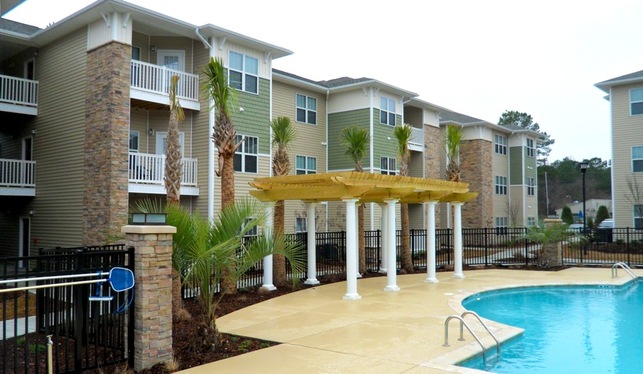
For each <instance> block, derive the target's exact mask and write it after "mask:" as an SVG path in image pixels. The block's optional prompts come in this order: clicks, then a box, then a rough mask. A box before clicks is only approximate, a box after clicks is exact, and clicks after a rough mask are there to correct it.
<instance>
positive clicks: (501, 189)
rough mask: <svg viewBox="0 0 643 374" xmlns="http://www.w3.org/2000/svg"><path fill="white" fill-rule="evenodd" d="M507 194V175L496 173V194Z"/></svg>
mask: <svg viewBox="0 0 643 374" xmlns="http://www.w3.org/2000/svg"><path fill="white" fill-rule="evenodd" d="M506 194H507V177H502V176H499V175H496V195H506Z"/></svg>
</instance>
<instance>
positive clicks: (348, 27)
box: [5, 0, 643, 162]
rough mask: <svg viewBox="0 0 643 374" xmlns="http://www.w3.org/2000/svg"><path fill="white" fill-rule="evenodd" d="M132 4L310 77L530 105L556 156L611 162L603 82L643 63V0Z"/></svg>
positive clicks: (491, 117)
mask: <svg viewBox="0 0 643 374" xmlns="http://www.w3.org/2000/svg"><path fill="white" fill-rule="evenodd" d="M130 2H131V3H134V4H137V5H139V6H143V7H145V8H149V9H152V10H154V11H157V12H160V13H163V14H166V15H169V16H172V17H174V18H178V19H180V20H183V21H187V22H189V23H192V24H195V25H204V24H207V23H211V24H213V25H216V26H219V27H223V28H226V29H229V30H231V31H235V32H238V33H241V34H244V35H247V36H250V37H253V38H255V39H259V40H262V41H264V42H267V43H270V44H274V45H277V46H280V47H283V48H286V49H289V50H291V51H293V52H294V53H293V54H292V55H290V56H286V57H282V58H279V59H277V60H275V61H274V63H273V67H274V68H276V69H280V70H285V71H287V72H289V73H293V74H297V75H299V76H302V77H305V78H308V79H313V80H326V79H333V78H339V77H344V76H348V77H352V78H361V77H368V78H373V79H376V80H379V81H381V82H384V83H387V84H390V85H393V86H396V87H399V88H402V89H405V90H409V91H412V92H415V93H417V94H419V98H420V99H422V100H425V101H428V102H430V103H432V104H436V105H439V106H442V107H446V108H448V109H451V110H453V111H456V112H459V113H462V114H466V115H469V116H471V117H476V118H479V119H483V120H485V121H488V122H491V123H497V121H498V119H499V118H500V116H501V114H502V113H503V112H504V111H506V110H516V111H519V112H525V113H528V114H530V115H531V116H532V117H533V119H534V121H535V122H537V123H538V124H539V125H540V129H541V130H542V131H545V132H547V133H548V134H549V135H550V136H551V137H552V138H553V139H555V143H554V144H553V145H552V152H551V154H550V157H549V162H553V161H555V160H562V159H563V158H565V157H569V158H571V159H574V160H577V161H581V160H583V159H589V158H592V157H600V158H602V159H603V160H608V159H610V158H611V145H610V114H609V109H610V108H609V102H608V101H606V100H605V99H604V96H605V93H604V92H603V91H601V90H599V89H598V88H596V87H595V86H594V84H595V83H598V82H601V81H604V80H608V79H611V78H615V77H618V76H621V75H625V74H629V73H632V72H636V71H639V70H643V65H642V61H643V48H640V35H641V31H642V29H643V1H638V0H609V1H606V0H600V1H595V0H582V1H577V0H555V1H551V0H540V1H532V0H522V1H514V0H507V1H501V0H485V1H478V0H449V1H446V0H444V1H437V0H399V1H381V0H368V1H361V0H326V1H324V2H305V1H301V0H296V1H295V0H271V1H266V0H244V1H241V2H239V1H212V0H210V1H207V0H181V1H179V2H177V1H165V0H131V1H130ZM90 3H92V1H91V0H65V1H51V0H27V1H26V2H25V3H24V4H22V5H20V6H19V7H17V8H16V9H14V10H13V11H11V12H9V13H8V14H7V15H6V16H5V17H6V18H9V19H12V20H15V21H19V22H23V23H27V24H31V25H34V26H39V27H45V26H46V25H47V24H49V23H51V22H56V21H58V20H60V19H62V18H64V17H66V16H68V15H70V14H72V13H74V12H76V11H78V10H80V9H82V8H83V7H85V6H86V5H88V4H90ZM239 4H242V6H241V7H240V6H239Z"/></svg>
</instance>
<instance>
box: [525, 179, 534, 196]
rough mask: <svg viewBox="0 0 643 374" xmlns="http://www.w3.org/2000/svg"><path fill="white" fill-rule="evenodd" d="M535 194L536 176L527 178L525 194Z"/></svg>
mask: <svg viewBox="0 0 643 374" xmlns="http://www.w3.org/2000/svg"><path fill="white" fill-rule="evenodd" d="M535 194H536V178H533V177H528V178H527V195H529V196H534V195H535Z"/></svg>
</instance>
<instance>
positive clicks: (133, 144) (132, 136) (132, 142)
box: [129, 131, 140, 152]
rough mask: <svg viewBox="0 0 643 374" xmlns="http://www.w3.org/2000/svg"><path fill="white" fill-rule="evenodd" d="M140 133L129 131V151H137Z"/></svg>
mask: <svg viewBox="0 0 643 374" xmlns="http://www.w3.org/2000/svg"><path fill="white" fill-rule="evenodd" d="M139 135H140V133H139V132H138V131H130V132H129V151H130V152H138V137H139Z"/></svg>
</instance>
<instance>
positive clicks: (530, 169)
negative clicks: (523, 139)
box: [525, 148, 538, 184]
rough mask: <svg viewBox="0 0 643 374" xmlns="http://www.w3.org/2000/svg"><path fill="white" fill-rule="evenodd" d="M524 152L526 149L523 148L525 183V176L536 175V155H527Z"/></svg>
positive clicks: (532, 176)
mask: <svg viewBox="0 0 643 374" xmlns="http://www.w3.org/2000/svg"><path fill="white" fill-rule="evenodd" d="M526 152H527V149H526V148H525V184H527V178H529V177H531V178H536V177H537V175H538V172H537V169H536V157H527V155H526ZM534 152H535V151H534Z"/></svg>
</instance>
